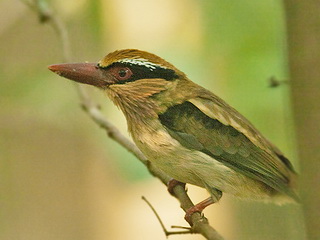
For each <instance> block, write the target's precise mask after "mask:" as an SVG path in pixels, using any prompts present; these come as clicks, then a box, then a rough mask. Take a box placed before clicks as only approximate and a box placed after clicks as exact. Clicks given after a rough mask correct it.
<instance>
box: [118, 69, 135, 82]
mask: <svg viewBox="0 0 320 240" xmlns="http://www.w3.org/2000/svg"><path fill="white" fill-rule="evenodd" d="M131 76H132V71H131V70H130V68H127V67H126V68H119V69H117V70H116V72H115V77H116V78H117V79H118V80H121V81H123V80H128V79H129V78H130V77H131Z"/></svg>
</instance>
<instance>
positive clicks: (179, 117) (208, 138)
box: [159, 96, 297, 199]
mask: <svg viewBox="0 0 320 240" xmlns="http://www.w3.org/2000/svg"><path fill="white" fill-rule="evenodd" d="M159 119H160V121H161V123H162V124H163V125H164V126H165V127H166V129H167V130H168V132H169V133H170V135H171V136H172V137H173V138H175V139H176V140H178V141H179V142H180V143H181V144H182V145H183V146H185V147H187V148H191V149H195V150H198V151H201V152H203V153H205V154H208V155H210V156H212V157H213V158H214V159H216V160H218V161H220V162H222V163H223V164H225V165H226V166H228V167H230V168H232V169H234V170H235V171H237V172H240V173H242V174H243V175H245V176H248V177H251V178H253V179H255V180H258V181H261V182H263V183H265V184H267V185H268V186H270V187H272V188H273V189H276V190H277V191H279V192H282V193H285V194H287V195H289V196H291V197H293V198H294V199H297V196H296V194H295V193H294V191H293V190H292V188H291V187H290V185H291V180H292V178H293V176H294V171H293V168H292V166H291V164H290V162H289V161H288V160H287V159H285V157H284V156H282V155H281V156H282V157H283V158H284V159H285V160H282V159H281V157H280V156H278V154H281V152H280V151H278V150H277V149H276V148H274V147H273V145H271V144H270V143H269V142H268V141H267V140H266V139H265V138H264V137H263V136H262V135H261V134H260V133H259V132H258V131H257V130H256V129H255V128H254V127H253V126H252V125H251V124H250V123H249V121H247V120H246V119H245V118H244V117H242V116H241V115H240V113H238V112H237V111H236V110H234V109H233V108H231V107H230V106H229V105H227V104H226V103H225V102H223V101H222V100H221V99H219V98H218V97H216V96H213V97H211V96H210V98H194V99H190V100H188V101H185V102H183V103H182V104H178V105H174V106H172V107H169V108H168V109H167V110H166V111H165V112H164V113H162V114H159ZM275 150H277V151H275Z"/></svg>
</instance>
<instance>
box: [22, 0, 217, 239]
mask: <svg viewBox="0 0 320 240" xmlns="http://www.w3.org/2000/svg"><path fill="white" fill-rule="evenodd" d="M20 1H21V2H23V3H24V4H26V5H27V6H28V7H29V8H30V9H32V10H34V11H35V12H36V13H37V14H38V16H39V20H40V22H41V23H50V25H51V26H52V27H53V29H54V30H55V31H56V33H57V35H58V36H59V38H60V42H61V44H62V52H63V59H64V61H66V62H70V61H71V50H70V49H71V48H70V41H69V38H68V31H67V28H66V27H65V25H64V24H63V22H62V21H61V20H60V19H59V18H58V17H57V15H56V14H54V13H53V12H52V11H51V9H50V8H49V6H48V5H43V1H41V4H40V1H39V0H34V1H27V0H20ZM76 86H77V90H78V94H79V98H80V100H81V106H82V108H83V109H84V110H85V111H86V112H87V113H88V115H89V116H90V117H91V118H92V120H93V121H94V122H95V123H96V124H98V125H99V126H100V127H102V128H103V129H105V130H106V132H107V134H108V136H109V137H110V138H111V139H113V140H114V141H116V142H118V143H119V144H120V145H121V146H123V147H124V148H125V149H127V150H128V151H130V152H131V153H132V154H134V155H135V156H136V157H137V158H138V159H139V160H140V161H141V162H142V163H143V164H144V165H145V166H146V167H147V168H148V170H149V172H150V173H151V174H152V175H153V176H155V177H157V178H158V179H160V180H161V182H163V183H164V184H167V183H168V182H169V180H171V178H170V177H169V176H168V175H167V174H165V173H164V172H162V171H161V170H160V169H158V168H156V167H155V166H154V165H153V164H152V163H151V162H150V161H149V160H148V159H147V158H146V157H145V156H144V155H143V153H142V152H141V151H140V150H139V149H138V148H137V146H136V145H135V144H134V143H133V142H132V141H131V140H129V139H128V138H126V137H125V136H124V135H123V134H122V133H121V132H120V131H119V130H118V129H117V128H116V127H115V126H114V125H113V124H111V123H110V122H109V121H108V120H107V119H106V118H105V116H104V115H103V114H102V113H101V111H100V109H99V107H98V105H97V104H96V103H94V102H93V101H92V99H91V98H90V97H89V95H88V94H87V92H86V91H85V89H84V88H83V87H82V86H81V85H79V84H76ZM173 193H174V196H175V197H176V198H177V199H178V201H179V202H180V206H181V208H182V209H183V210H184V211H186V210H188V209H189V208H190V207H192V206H194V204H193V203H192V201H191V200H190V198H189V196H188V195H187V193H186V190H185V188H184V187H183V186H181V185H177V186H175V187H174V188H173ZM151 209H152V208H151ZM156 216H157V215H156ZM160 222H161V221H160ZM191 222H192V226H191V228H190V231H189V232H190V233H200V234H201V235H203V236H204V237H205V238H206V239H209V240H223V238H222V236H221V235H220V234H219V233H218V232H217V231H216V230H215V229H214V228H213V227H211V226H210V225H209V223H208V220H207V219H206V218H205V217H204V216H202V215H201V214H200V213H198V212H195V213H194V214H193V215H192V216H191ZM180 234H181V233H180Z"/></svg>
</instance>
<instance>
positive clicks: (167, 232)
mask: <svg viewBox="0 0 320 240" xmlns="http://www.w3.org/2000/svg"><path fill="white" fill-rule="evenodd" d="M141 198H142V200H144V201H145V202H146V203H147V204H148V206H149V207H150V208H151V210H152V212H153V213H154V215H155V216H156V218H157V219H158V221H159V223H160V225H161V228H162V230H163V232H164V234H165V235H166V237H168V236H170V235H178V234H190V233H193V232H192V228H190V227H189V228H188V227H181V228H183V229H187V230H188V231H174V232H173V231H168V230H167V229H166V227H165V226H164V224H163V222H162V220H161V218H160V216H159V214H158V213H157V211H156V210H155V209H154V207H153V206H152V204H151V203H150V202H149V201H148V200H147V199H146V198H145V197H144V196H142V197H141ZM174 227H176V228H178V227H177V226H174Z"/></svg>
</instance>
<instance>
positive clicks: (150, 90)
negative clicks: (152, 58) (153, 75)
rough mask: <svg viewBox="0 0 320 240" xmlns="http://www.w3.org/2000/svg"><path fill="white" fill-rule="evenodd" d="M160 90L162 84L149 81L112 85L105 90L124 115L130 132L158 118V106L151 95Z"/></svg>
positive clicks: (162, 87)
mask: <svg viewBox="0 0 320 240" xmlns="http://www.w3.org/2000/svg"><path fill="white" fill-rule="evenodd" d="M162 90H164V86H162V85H161V84H158V83H156V82H155V83H154V84H152V83H150V82H149V83H148V84H145V83H144V84H135V85H132V84H131V85H130V86H126V85H114V86H111V87H110V88H109V89H108V90H107V94H108V96H109V98H110V99H111V100H112V101H113V102H114V104H115V105H116V106H118V107H119V108H120V109H121V111H122V112H123V114H124V115H125V117H126V119H127V123H128V130H129V132H130V133H132V132H133V131H136V129H137V128H139V126H140V125H143V127H146V126H147V125H148V123H149V122H150V120H152V119H157V118H158V114H157V113H158V111H159V110H158V108H159V106H157V104H156V102H155V101H154V100H153V99H152V97H151V96H153V95H154V94H156V93H159V92H161V91H162ZM141 127H142V126H141Z"/></svg>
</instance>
